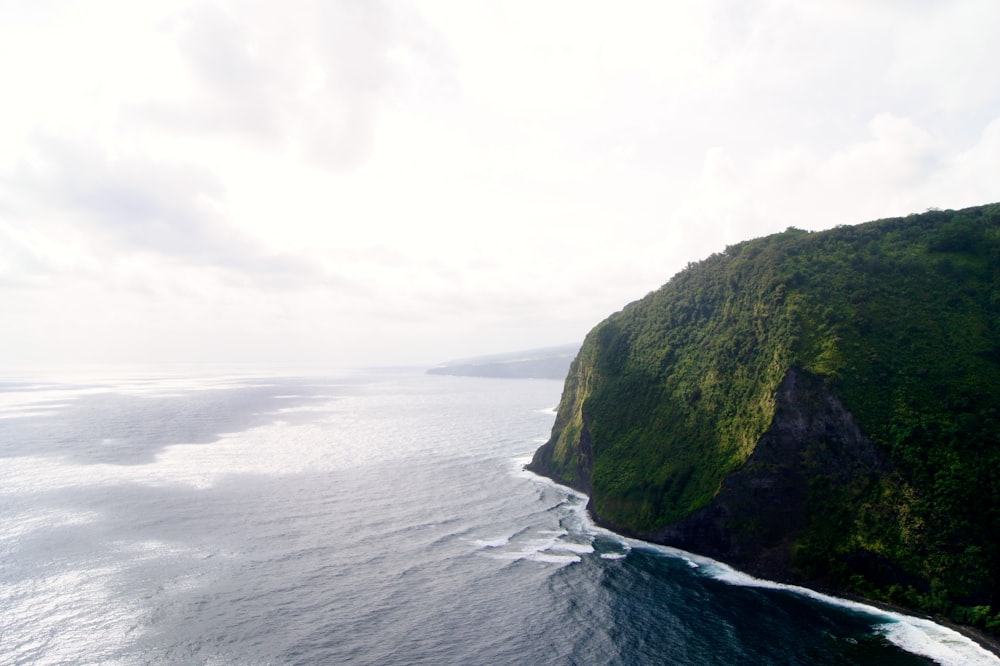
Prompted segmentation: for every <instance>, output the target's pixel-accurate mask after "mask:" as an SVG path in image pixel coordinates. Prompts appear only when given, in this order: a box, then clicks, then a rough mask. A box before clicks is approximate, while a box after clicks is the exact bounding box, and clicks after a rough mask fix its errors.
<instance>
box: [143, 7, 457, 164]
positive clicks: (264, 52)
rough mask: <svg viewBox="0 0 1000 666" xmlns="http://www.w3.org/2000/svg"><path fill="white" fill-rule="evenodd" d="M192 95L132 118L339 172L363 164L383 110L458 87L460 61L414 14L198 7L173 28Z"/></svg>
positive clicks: (148, 105)
mask: <svg viewBox="0 0 1000 666" xmlns="http://www.w3.org/2000/svg"><path fill="white" fill-rule="evenodd" d="M164 29H165V30H166V31H167V32H168V33H169V34H170V35H171V36H172V37H173V43H174V45H175V47H176V50H177V56H178V57H179V59H180V60H181V61H182V62H183V65H184V69H185V70H186V71H187V72H188V73H189V74H190V76H191V82H192V86H191V88H192V89H191V90H189V91H187V93H186V94H182V95H179V96H177V97H179V98H177V97H175V98H169V97H167V98H159V99H158V98H155V97H154V98H153V99H150V100H146V101H143V102H141V103H137V104H135V105H133V106H131V107H130V108H128V109H127V110H126V118H127V119H128V120H129V122H131V123H136V124H139V125H143V124H148V125H152V126H154V127H159V128H161V129H163V130H169V131H175V132H182V133H191V134H194V135H202V136H212V137H218V136H226V135H235V136H239V137H240V138H242V139H244V140H252V141H256V142H259V143H261V144H262V145H268V146H271V147H272V148H277V149H281V150H291V151H293V153H295V154H297V155H299V156H301V157H303V158H305V159H307V160H310V161H312V162H314V163H315V164H318V165H321V166H323V167H325V168H329V169H333V170H335V171H349V170H352V169H356V168H358V167H359V166H360V165H362V164H364V163H365V161H366V160H367V159H368V157H369V156H370V154H371V151H372V149H373V141H374V136H375V132H376V128H377V126H378V121H379V115H380V113H381V112H382V109H383V107H385V106H386V105H393V104H401V103H402V104H408V103H414V102H419V101H420V100H419V99H417V98H419V96H420V94H421V88H420V86H417V85H414V84H415V82H420V83H423V84H427V85H428V86H429V87H432V88H433V87H436V86H448V85H451V84H450V83H448V81H449V79H450V78H451V76H452V74H451V72H452V70H453V68H454V63H453V59H452V56H451V55H450V53H449V52H448V50H447V48H446V47H445V46H444V45H443V42H442V41H441V40H440V38H439V37H438V36H437V35H436V34H435V33H434V32H433V31H432V30H430V29H429V28H428V27H427V26H426V25H425V24H423V22H422V21H421V20H420V19H419V16H418V15H416V14H415V13H414V12H411V11H407V10H406V8H405V6H403V5H399V4H396V3H385V2H381V1H372V2H356V1H354V0H341V1H338V2H325V1H319V0H296V1H294V2H291V3H283V4H282V5H281V6H280V7H279V6H277V5H274V4H272V3H265V2H254V3H240V4H238V5H235V6H232V7H230V6H227V4H226V3H219V2H203V3H197V4H195V5H192V6H191V7H189V8H188V9H187V10H185V11H183V12H180V13H178V14H176V15H174V16H173V17H172V19H171V20H169V21H167V22H166V23H165V28H164Z"/></svg>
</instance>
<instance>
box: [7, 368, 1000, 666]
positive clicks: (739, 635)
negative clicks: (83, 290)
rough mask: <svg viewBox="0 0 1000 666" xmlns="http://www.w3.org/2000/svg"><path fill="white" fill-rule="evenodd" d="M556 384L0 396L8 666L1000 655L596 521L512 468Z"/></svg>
mask: <svg viewBox="0 0 1000 666" xmlns="http://www.w3.org/2000/svg"><path fill="white" fill-rule="evenodd" d="M561 389H562V384H561V382H555V381H548V380H514V379H483V378H466V377H444V376H431V375H425V374H423V373H422V372H420V371H418V370H395V371H386V370H381V371H350V372H347V371H342V372H336V373H328V374H326V375H323V374H319V373H316V372H308V373H287V372H274V371H268V372H255V373H254V372H249V373H248V372H238V373H234V372H227V373H219V372H217V371H216V372H207V371H204V370H201V371H199V372H197V373H191V372H188V373H172V374H166V373H163V372H162V371H161V372H158V373H132V374H127V375H122V376H118V377H108V376H107V375H100V374H97V375H94V374H92V375H89V376H78V377H67V376H66V375H60V376H56V377H52V376H42V375H24V376H20V377H13V378H10V379H8V380H7V381H6V382H4V383H3V384H0V465H2V467H0V470H2V472H0V663H3V664H147V663H168V664H320V663H322V664H659V663H666V664H697V665H699V666H700V665H703V664H927V663H941V664H979V663H981V664H998V663H1000V660H998V659H996V658H995V657H993V656H992V655H991V654H989V653H987V652H985V651H983V650H982V649H981V648H979V647H978V646H977V645H975V644H974V643H972V642H970V641H968V640H966V639H964V638H963V637H961V636H960V635H958V634H956V633H955V632H953V631H950V630H948V629H945V628H943V627H940V626H938V625H935V624H933V623H930V622H927V621H924V620H918V619H913V618H906V617H903V616H899V615H894V614H888V613H884V612H881V611H878V610H875V609H873V608H870V607H866V606H862V605H859V604H855V603H849V602H841V601H838V600H836V599H831V598H829V597H823V596H821V595H816V594H814V593H810V592H809V591H807V590H801V589H798V588H790V587H788V586H781V585H776V584H771V583H768V582H766V581H759V580H755V579H753V578H750V577H748V576H745V575H743V574H740V573H739V572H736V571H734V570H732V569H730V568H729V567H726V566H724V565H721V564H719V563H716V562H713V561H711V560H707V559H704V558H700V557H697V556H695V555H691V554H688V553H683V552H681V551H676V550H671V549H667V548H662V547H657V546H653V545H650V544H644V543H642V542H638V541H634V540H628V539H624V538H621V537H619V536H617V535H615V534H613V533H611V532H608V531H606V530H602V529H599V528H596V527H594V526H593V525H592V524H591V522H590V521H589V519H588V516H587V514H586V511H585V504H586V498H585V497H584V496H583V495H580V494H579V493H576V492H574V491H572V490H570V489H567V488H564V487H561V486H558V485H556V484H554V483H552V482H550V481H547V480H545V479H542V478H539V477H537V476H535V475H533V474H530V473H528V472H525V471H523V465H524V463H526V462H527V460H528V459H529V458H530V455H531V453H532V452H533V451H534V449H535V448H537V447H538V446H539V445H540V444H541V442H543V441H544V440H545V439H546V438H547V436H548V433H549V430H550V429H551V426H552V422H553V419H554V411H553V406H554V405H555V404H556V403H557V402H558V399H559V395H560V391H561Z"/></svg>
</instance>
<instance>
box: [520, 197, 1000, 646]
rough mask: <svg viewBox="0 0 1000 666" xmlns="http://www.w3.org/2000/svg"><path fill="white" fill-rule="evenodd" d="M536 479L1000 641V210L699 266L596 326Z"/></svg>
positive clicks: (606, 508) (678, 535)
mask: <svg viewBox="0 0 1000 666" xmlns="http://www.w3.org/2000/svg"><path fill="white" fill-rule="evenodd" d="M529 468H530V469H532V470H534V471H535V472H537V473H540V474H543V475H546V476H549V477H551V478H553V479H555V480H558V481H560V482H563V483H565V484H567V485H570V486H572V487H574V488H577V489H580V490H582V491H585V492H586V493H588V494H589V495H590V504H589V508H590V511H591V513H592V515H593V516H594V518H595V520H597V521H598V522H599V523H600V524H602V525H605V526H607V527H610V528H612V529H614V530H616V531H619V532H621V533H624V534H628V535H631V536H636V537H640V538H642V539H646V540H649V541H652V542H656V543H661V544H667V545H672V546H677V547H680V548H683V549H686V550H689V551H692V552H695V553H700V554H704V555H708V556H710V557H714V558H716V559H719V560H721V561H724V562H728V563H730V564H733V565H735V566H737V567H739V568H741V569H743V570H745V571H748V572H750V573H753V574H757V575H760V576H764V577H767V578H770V579H775V580H780V581H787V582H795V583H801V584H806V585H810V586H814V587H819V588H823V589H827V590H832V591H837V592H844V593H852V594H857V595H862V596H865V597H868V598H870V599H873V600H881V601H885V602H891V603H893V604H896V605H898V606H903V607H906V608H910V609H914V610H918V611H926V612H929V613H933V614H935V615H937V616H939V617H946V618H950V619H952V620H955V621H957V622H960V623H963V624H967V625H973V626H979V627H981V628H983V629H985V630H987V631H991V632H994V633H997V632H1000V204H991V205H986V206H979V207H975V208H967V209H964V210H954V211H953V210H929V211H927V212H925V213H923V214H919V215H910V216H908V217H903V218H895V219H885V220H878V221H875V222H869V223H865V224H858V225H853V226H841V227H837V228H834V229H830V230H827V231H822V232H807V231H803V230H800V229H796V228H789V229H788V230H787V231H785V232H783V233H779V234H775V235H772V236H767V237H765V238H758V239H755V240H749V241H746V242H743V243H739V244H736V245H733V246H730V247H727V248H726V249H725V251H723V252H720V253H718V254H715V255H712V256H710V257H708V258H707V259H705V260H703V261H700V262H697V263H692V264H689V265H688V267H687V268H686V269H684V270H683V271H681V272H680V273H678V274H677V275H675V276H674V277H673V278H672V279H671V280H670V281H669V282H667V283H666V284H665V285H664V286H663V287H661V288H660V289H659V290H657V291H654V292H652V293H650V294H648V295H647V296H646V297H644V298H642V299H641V300H638V301H636V302H634V303H631V304H629V305H627V306H626V307H625V308H624V309H622V310H621V311H620V312H617V313H615V314H613V315H611V316H610V317H608V318H607V319H606V320H604V321H603V322H601V323H600V324H598V325H597V326H596V327H595V328H594V329H593V330H592V331H591V332H590V333H589V334H588V335H587V338H586V340H585V341H584V343H583V346H582V348H581V349H580V351H579V353H578V355H577V356H576V358H575V360H574V361H573V363H572V365H571V367H570V371H569V375H568V377H567V379H566V383H565V387H564V389H563V394H562V399H561V401H560V404H559V408H558V414H557V417H556V421H555V424H554V426H553V429H552V435H551V438H550V439H549V441H548V442H547V443H546V444H544V445H543V446H542V447H541V448H540V449H539V450H538V451H537V453H536V454H535V456H534V458H533V460H532V461H531V463H530V465H529Z"/></svg>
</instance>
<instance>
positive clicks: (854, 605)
mask: <svg viewBox="0 0 1000 666" xmlns="http://www.w3.org/2000/svg"><path fill="white" fill-rule="evenodd" d="M525 473H526V474H529V475H531V476H532V477H533V478H535V479H536V480H538V482H539V483H543V484H545V485H551V486H554V487H558V488H560V489H562V490H564V491H565V492H566V493H567V495H568V496H570V497H576V498H579V499H581V500H583V501H582V502H581V503H580V504H579V507H578V510H579V512H580V517H581V522H582V523H583V525H584V526H585V529H586V530H587V531H589V532H590V533H591V534H595V535H602V536H604V537H607V538H610V539H614V540H616V541H619V542H620V543H623V544H627V545H629V546H636V547H642V548H647V549H651V550H656V551H658V552H661V553H663V554H665V555H668V556H670V557H676V558H679V559H682V560H684V561H685V562H687V563H688V565H689V566H690V567H692V568H695V569H699V570H700V572H701V573H704V574H705V575H709V576H712V577H713V578H715V579H717V580H721V581H723V582H726V583H729V584H731V585H741V586H745V587H760V588H768V589H774V590H786V591H789V592H793V593H795V594H801V595H803V596H807V597H810V598H812V599H816V600H818V601H822V602H823V603H827V604H830V605H834V606H840V607H842V608H847V609H849V610H853V611H857V612H862V613H865V614H868V615H871V616H874V617H876V618H881V619H884V620H885V621H884V622H883V623H882V624H880V625H878V627H877V630H878V631H880V632H881V633H882V634H883V635H884V636H885V637H886V639H887V640H889V641H890V642H891V643H892V644H893V645H896V646H897V647H899V648H900V649H902V650H905V651H907V652H910V653H912V654H917V655H921V656H924V657H927V658H929V659H931V660H933V661H935V662H936V663H938V664H942V666H987V665H989V666H997V665H1000V657H998V656H997V655H995V654H993V653H992V652H990V651H989V650H986V649H985V648H983V647H982V646H981V645H979V644H978V643H976V642H975V641H974V640H972V639H971V638H968V637H966V636H964V635H963V634H961V633H959V632H958V631H955V630H954V629H950V628H948V627H945V626H942V625H940V624H937V623H935V622H932V621H931V620H926V619H923V618H919V617H913V616H910V615H904V614H902V613H896V612H892V611H884V610H881V609H879V608H876V607H874V606H870V605H868V604H863V603H860V602H856V601H850V600H847V599H840V598H837V597H832V596H830V595H827V594H822V593H820V592H816V591H815V590H810V589H808V588H805V587H800V586H798V585H788V584H785V583H777V582H774V581H769V580H764V579H762V578H755V577H754V576H751V575H749V574H747V573H744V572H742V571H738V570H736V569H734V568H732V567H731V566H729V565H727V564H724V563H722V562H718V561H716V560H713V559H711V558H708V557H703V556H700V555H695V554H694V553H689V552H686V551H683V550H680V549H678V548H671V547H668V546H661V545H658V544H653V543H649V542H646V541H641V540H639V539H631V538H627V537H622V536H620V535H618V534H616V533H614V532H612V531H610V530H607V529H604V528H602V527H599V526H597V525H595V524H594V522H593V520H592V519H591V518H590V515H589V513H588V512H587V511H586V504H585V503H586V500H587V496H586V495H584V494H583V493H580V492H579V491H577V490H574V489H573V488H569V487H567V486H563V485H561V484H559V483H556V482H555V481H552V480H551V479H547V478H545V477H542V476H538V475H536V474H533V473H532V472H525ZM601 557H602V558H604V559H616V556H615V555H614V554H611V553H602V554H601Z"/></svg>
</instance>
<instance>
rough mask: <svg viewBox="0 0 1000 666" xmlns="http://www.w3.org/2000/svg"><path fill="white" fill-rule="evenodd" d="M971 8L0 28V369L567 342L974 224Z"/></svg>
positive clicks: (992, 118) (863, 1)
mask: <svg viewBox="0 0 1000 666" xmlns="http://www.w3.org/2000/svg"><path fill="white" fill-rule="evenodd" d="M998 63H1000V2H997V0H954V1H952V0H810V1H809V2H802V1H801V0H759V1H755V0H728V1H722V0H719V1H714V2H713V1H705V2H691V1H687V0H685V1H674V2H667V1H651V2H614V3H612V2H581V1H579V0H574V1H572V2H569V1H567V2H543V1H539V0H532V1H531V2H519V1H518V2H515V1H504V2H500V1H495V2H472V1H464V0H463V1H459V0H427V1H424V0H401V1H399V2H382V1H378V0H365V1H361V0H356V1H349V0H329V1H327V0H315V1H310V0H285V1H284V2H281V3H277V2H264V1H263V0H261V1H260V2H249V1H248V2H175V1H173V0H156V1H151V0H143V1H142V2H135V1H134V0H125V1H121V2H111V1H108V2H102V1H99V0H88V1H86V2H73V1H70V0H66V1H62V0H44V1H42V0H35V1H32V2H18V1H17V0H0V90H2V93H0V94H2V97H0V99H2V102H0V311H2V314H0V364H3V365H7V366H12V365H14V364H33V363H46V364H55V365H58V364H95V363H127V364H136V363H141V364H150V363H153V364H155V363H160V362H164V363H167V362H169V363H178V362H181V363H189V362H203V361H210V362H211V361H214V362H294V363H309V364H311V363H315V364H316V365H318V366H326V365H339V366H343V365H359V364H397V363H412V364H433V363H436V362H438V361H443V360H447V359H451V358H457V357H465V356H471V355H476V354H486V353H492V352H502V351H508V350H517V349H525V348H531V347H540V346H546V345H555V344H560V343H566V342H573V341H578V340H582V339H583V336H584V335H585V334H586V333H587V331H588V330H589V329H590V328H591V327H592V326H593V325H594V324H596V323H597V322H599V321H600V320H601V319H603V318H604V317H606V316H607V315H608V314H610V313H612V312H614V311H616V310H618V309H620V308H621V307H622V306H623V305H625V304H626V303H628V302H630V301H632V300H635V299H636V298H640V297H642V296H643V295H645V294H646V293H647V292H649V291H650V290H652V289H655V288H657V287H658V286H660V285H661V284H663V283H664V282H666V281H667V280H668V279H669V278H670V277H671V276H672V275H673V274H674V273H676V272H677V271H678V270H680V269H681V268H683V267H684V265H685V264H686V263H687V262H689V261H696V260H699V259H702V258H704V257H706V256H708V255H709V254H711V253H712V252H716V251H719V250H722V249H723V248H724V247H725V246H726V245H727V244H731V243H735V242H738V241H741V240H745V239H748V238H752V237H757V236H761V235H764V234H768V233H771V232H775V231H781V230H784V229H785V228H786V227H788V226H797V227H801V228H806V229H814V230H818V229H826V228H829V227H832V226H836V225H838V224H853V223H858V222H863V221H867V220H871V219H876V218H880V217H886V216H894V215H905V214H908V213H911V212H922V211H923V210H925V209H927V208H929V207H938V208H959V207H964V206H970V205H977V204H981V203H987V202H993V201H998V200H1000V77H998V76H997V73H996V68H997V64H998Z"/></svg>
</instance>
